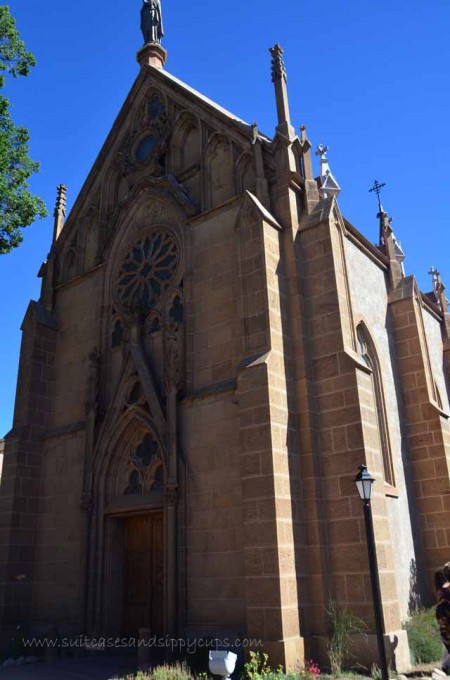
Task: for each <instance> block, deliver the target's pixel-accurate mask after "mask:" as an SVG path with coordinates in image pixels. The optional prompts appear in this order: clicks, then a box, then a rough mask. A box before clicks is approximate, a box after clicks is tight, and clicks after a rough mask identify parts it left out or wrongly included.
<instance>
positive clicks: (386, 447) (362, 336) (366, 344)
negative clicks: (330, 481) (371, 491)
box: [356, 321, 395, 486]
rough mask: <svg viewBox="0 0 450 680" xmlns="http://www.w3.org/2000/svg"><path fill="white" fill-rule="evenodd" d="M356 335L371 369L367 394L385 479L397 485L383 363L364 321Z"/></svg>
mask: <svg viewBox="0 0 450 680" xmlns="http://www.w3.org/2000/svg"><path fill="white" fill-rule="evenodd" d="M356 337H357V347H358V354H359V356H360V357H361V359H362V361H363V362H364V363H365V364H366V366H367V368H369V369H370V379H371V380H370V386H371V392H369V394H368V396H367V405H368V408H369V409H370V410H371V411H372V412H373V414H374V418H373V424H374V425H375V427H376V430H377V435H378V438H379V448H380V449H381V454H382V467H383V476H384V480H385V482H386V483H387V484H390V485H391V486H395V476H394V465H393V460H392V450H391V441H390V436H389V427H388V419H387V410H386V401H385V397H384V389H383V378H382V371H381V365H380V360H379V357H378V353H377V351H376V347H375V343H374V341H373V339H372V336H371V334H370V333H369V330H368V328H367V326H366V324H365V323H364V322H363V321H361V322H360V323H359V325H358V327H357V329H356Z"/></svg>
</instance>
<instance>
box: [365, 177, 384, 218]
mask: <svg viewBox="0 0 450 680" xmlns="http://www.w3.org/2000/svg"><path fill="white" fill-rule="evenodd" d="M385 186H386V183H381V182H379V181H378V180H377V179H376V180H375V182H374V183H373V187H372V188H371V189H369V193H375V194H376V195H377V198H378V208H379V210H380V212H382V211H383V207H382V205H381V199H380V194H381V190H382V189H383V187H385Z"/></svg>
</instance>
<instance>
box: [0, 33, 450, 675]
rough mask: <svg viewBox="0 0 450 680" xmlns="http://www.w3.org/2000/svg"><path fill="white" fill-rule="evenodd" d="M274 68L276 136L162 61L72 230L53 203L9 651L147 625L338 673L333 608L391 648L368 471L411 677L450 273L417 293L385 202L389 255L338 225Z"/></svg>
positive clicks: (13, 568)
mask: <svg viewBox="0 0 450 680" xmlns="http://www.w3.org/2000/svg"><path fill="white" fill-rule="evenodd" d="M271 53H272V79H273V82H274V87H275V98H276V105H277V112H278V126H277V128H276V131H275V134H274V135H273V137H272V138H269V137H267V136H265V135H264V134H262V133H261V132H260V131H259V130H258V128H257V126H256V125H248V124H246V123H245V122H243V121H241V120H239V119H238V118H237V117H235V116H234V115H233V114H231V113H229V112H228V111H226V110H224V109H223V108H221V107H220V106H218V105H217V104H215V103H213V102H211V101H210V100H208V99H207V98H206V97H204V96H202V95H201V94H199V93H198V92H196V91H194V90H193V89H191V88H190V87H189V86H187V85H186V84H184V83H183V82H181V81H179V80H178V79H177V78H175V77H174V76H172V75H171V74H170V73H169V72H167V71H166V70H165V69H164V64H165V58H166V54H165V51H164V49H163V48H162V47H161V45H160V44H159V43H150V44H147V45H146V46H145V47H144V48H143V49H142V50H141V51H140V52H139V53H138V61H139V64H140V72H139V75H138V76H137V79H136V81H135V83H134V85H133V87H132V89H131V92H130V94H129V96H128V98H127V100H126V101H125V103H124V106H123V108H122V110H121V111H120V113H119V115H118V118H117V120H116V122H115V123H114V125H113V128H112V130H111V132H110V134H109V136H108V138H107V140H106V142H105V144H104V146H103V148H102V150H101V152H100V154H99V156H98V158H97V160H96V162H95V164H94V166H93V168H92V171H91V172H90V174H89V176H88V178H87V180H86V182H85V184H84V186H83V188H82V190H81V192H80V195H79V196H78V198H77V200H76V202H75V205H74V207H73V209H72V211H71V213H70V215H69V216H68V217H67V219H65V217H66V203H65V202H66V188H65V187H64V186H63V185H61V186H60V187H59V188H58V199H57V204H56V208H55V228H54V237H53V243H52V245H51V250H50V253H49V256H48V259H47V261H46V262H45V263H44V264H43V266H42V268H41V270H40V272H39V276H40V277H41V278H42V292H41V296H40V299H39V300H38V301H32V302H30V305H29V307H28V310H27V312H26V314H25V318H24V321H23V326H22V331H23V339H22V347H21V357H20V368H19V378H18V386H17V396H16V409H15V415H14V423H13V428H12V430H11V431H10V432H9V433H8V434H7V436H6V438H5V455H4V465H3V475H2V482H1V495H0V517H1V522H0V532H1V540H0V617H1V625H2V634H3V637H4V639H6V638H7V637H8V635H9V634H10V631H11V629H12V628H14V626H16V625H17V623H19V622H20V623H22V624H26V625H27V626H28V628H29V630H30V631H33V632H34V633H35V634H43V633H45V630H46V629H47V627H48V626H49V625H51V624H52V625H56V626H57V627H58V629H59V631H60V633H61V634H66V635H71V634H73V635H75V634H78V633H80V632H83V633H88V634H90V635H94V636H116V635H125V634H126V635H130V636H133V635H137V634H138V631H139V630H140V629H143V628H145V629H151V630H152V631H154V632H155V633H157V634H162V635H165V634H168V635H171V636H174V637H178V636H184V637H202V636H203V637H204V636H212V637H218V638H220V637H225V636H231V637H232V638H233V639H234V638H243V637H245V638H254V639H261V640H262V641H263V642H264V649H265V651H267V652H268V654H269V657H270V661H271V662H272V663H273V665H276V664H277V663H282V664H284V665H286V666H288V667H292V666H294V665H295V664H297V663H299V662H301V661H302V659H303V658H305V655H306V658H316V659H319V660H322V661H324V662H325V659H326V643H327V637H328V634H329V620H328V615H327V612H326V610H327V608H328V603H329V600H330V598H331V599H334V600H336V601H337V602H338V603H340V604H341V605H342V606H345V607H347V608H348V609H350V610H351V611H353V612H354V613H356V614H357V615H359V616H361V617H363V618H364V620H365V621H366V622H367V623H368V626H369V629H370V630H371V631H373V630H374V623H373V606H372V600H371V594H370V592H371V591H370V578H369V571H368V559H367V550H366V539H365V532H364V517H363V512H362V504H361V501H360V499H359V497H358V495H357V492H356V488H355V484H354V477H355V474H356V472H357V470H358V466H360V465H361V464H366V465H367V466H368V468H369V470H370V472H371V473H372V474H373V475H374V477H375V478H376V484H375V495H374V499H373V502H372V506H373V511H374V527H375V537H376V545H377V558H378V567H379V575H380V586H381V594H382V605H383V618H384V627H385V631H386V645H387V650H388V654H389V656H390V658H391V660H392V661H393V663H394V664H396V666H397V669H398V670H405V669H406V668H407V667H408V664H409V656H408V647H407V640H406V634H405V632H404V631H403V630H402V620H404V619H405V618H406V616H407V614H408V609H409V608H410V607H411V606H412V605H413V604H414V603H416V602H418V601H421V602H427V598H430V596H431V592H432V591H431V588H432V581H431V576H432V573H433V571H434V570H435V569H437V568H438V567H439V566H440V565H441V564H442V563H443V562H445V561H446V560H448V559H449V551H450V482H449V456H450V429H449V415H450V406H449V388H448V386H449V382H448V381H449V378H450V363H449V359H450V314H449V311H448V303H447V299H446V297H445V292H444V286H443V284H442V282H441V280H440V277H439V275H438V274H437V272H435V273H434V278H433V285H434V288H433V291H432V293H430V294H423V293H422V292H421V291H420V290H419V288H418V285H417V282H416V280H415V278H414V276H406V275H405V273H404V271H403V259H404V256H403V253H402V251H401V248H400V246H399V244H398V242H397V240H396V238H395V236H394V234H393V231H392V227H391V224H390V220H389V218H388V216H387V214H386V213H385V211H384V210H383V209H382V208H381V207H380V213H379V220H380V240H379V243H378V244H376V245H373V244H372V243H370V242H369V241H368V240H367V239H366V238H365V237H364V236H363V235H362V234H361V233H360V232H359V231H358V230H357V229H356V228H355V227H354V226H353V225H352V224H351V223H350V222H349V221H348V220H346V219H345V218H344V217H343V215H342V214H341V212H340V209H339V205H338V202H337V195H338V193H339V186H338V184H337V182H336V180H335V179H334V177H333V175H332V173H331V172H330V169H329V166H328V161H327V158H326V150H325V149H324V148H323V147H322V148H319V154H320V156H321V172H320V177H319V178H317V177H316V176H315V173H314V171H313V163H312V151H311V143H310V141H309V140H308V137H307V133H306V130H305V128H302V129H301V133H300V135H299V136H298V135H297V134H296V132H295V129H294V127H293V126H292V124H291V119H290V113H289V105H288V98H287V88H286V71H285V67H284V62H283V55H282V50H281V48H280V47H279V46H275V47H274V48H273V49H272V50H271ZM372 638H373V639H372ZM372 643H373V644H372ZM374 650H375V643H374V637H373V636H370V635H369V637H368V638H367V639H366V640H365V642H364V643H363V642H361V644H360V646H359V654H360V658H361V660H364V659H366V658H368V659H370V658H371V655H372V658H373V657H374V655H375V651H374ZM369 667H370V666H369Z"/></svg>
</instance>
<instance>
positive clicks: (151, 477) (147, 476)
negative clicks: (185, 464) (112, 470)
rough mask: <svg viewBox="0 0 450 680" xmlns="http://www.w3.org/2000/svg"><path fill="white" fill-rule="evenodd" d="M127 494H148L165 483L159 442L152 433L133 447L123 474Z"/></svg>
mask: <svg viewBox="0 0 450 680" xmlns="http://www.w3.org/2000/svg"><path fill="white" fill-rule="evenodd" d="M121 483H122V485H123V486H122V489H120V490H119V491H120V492H121V493H124V494H125V495H127V496H129V495H136V494H146V493H148V492H149V491H151V490H152V489H155V488H156V489H159V488H161V487H162V485H163V483H164V468H163V464H162V454H161V450H160V447H159V444H158V442H157V440H156V438H155V436H154V435H153V434H152V433H150V432H149V433H147V434H146V435H145V436H144V437H143V439H142V441H141V442H140V443H139V444H138V446H136V448H133V450H132V452H131V454H130V456H129V458H128V461H127V463H126V466H125V469H124V471H123V473H122V475H121Z"/></svg>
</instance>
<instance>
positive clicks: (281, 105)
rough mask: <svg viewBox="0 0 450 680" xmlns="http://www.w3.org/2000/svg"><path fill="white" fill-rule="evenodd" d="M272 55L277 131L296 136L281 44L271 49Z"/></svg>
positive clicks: (288, 135) (291, 136)
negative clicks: (292, 123) (290, 109)
mask: <svg viewBox="0 0 450 680" xmlns="http://www.w3.org/2000/svg"><path fill="white" fill-rule="evenodd" d="M269 52H270V54H271V55H272V82H273V84H274V85H275V97H276V102H277V113H278V126H277V131H278V132H280V133H281V134H282V135H284V136H285V137H287V138H288V139H292V138H293V137H294V136H295V130H294V128H293V127H292V125H291V116H290V113H289V100H288V94H287V73H286V67H285V65H284V60H283V54H284V51H283V49H282V48H281V47H280V45H278V44H277V45H275V46H274V47H271V48H270V49H269Z"/></svg>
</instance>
